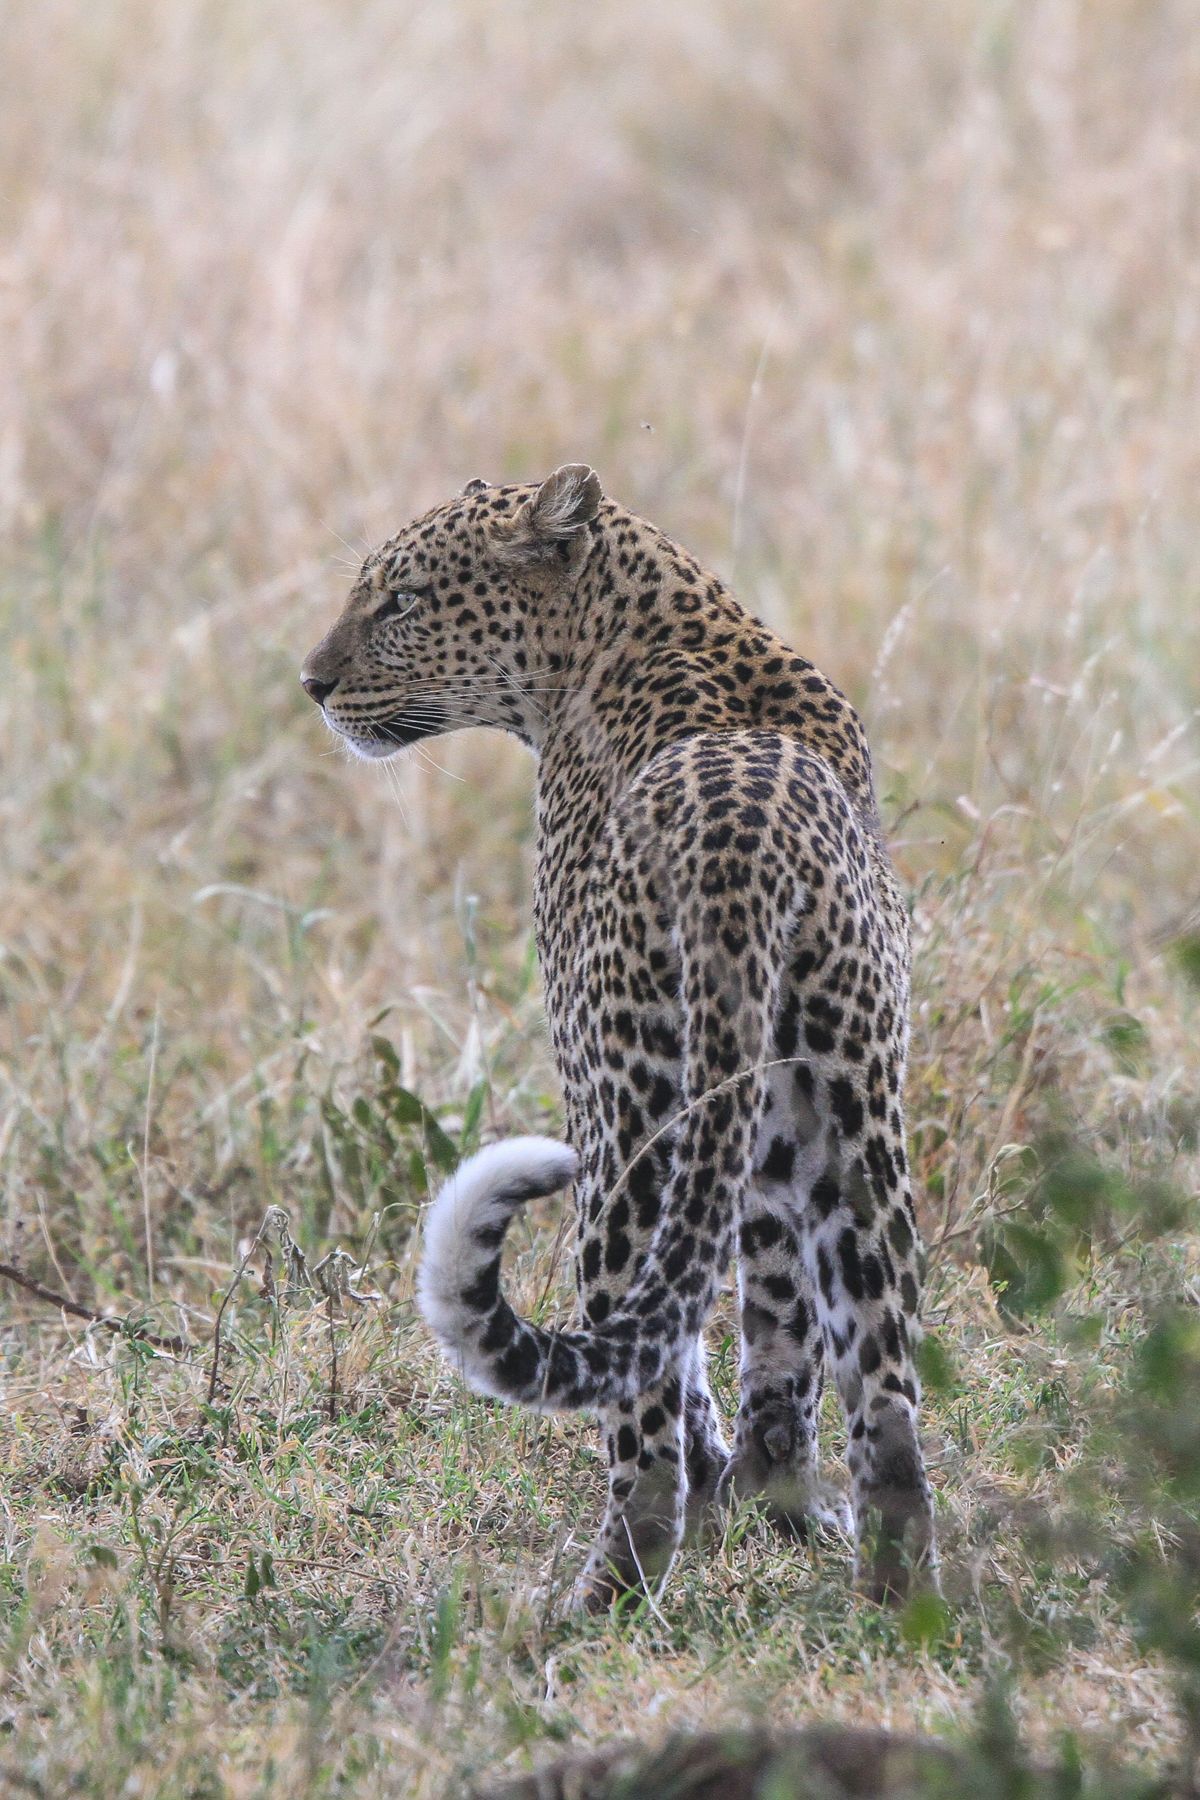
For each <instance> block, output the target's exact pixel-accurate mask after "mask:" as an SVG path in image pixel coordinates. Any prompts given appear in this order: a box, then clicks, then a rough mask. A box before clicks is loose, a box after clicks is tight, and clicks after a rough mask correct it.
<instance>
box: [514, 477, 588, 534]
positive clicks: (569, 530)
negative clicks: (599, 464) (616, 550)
mask: <svg viewBox="0 0 1200 1800" xmlns="http://www.w3.org/2000/svg"><path fill="white" fill-rule="evenodd" d="M603 498H604V490H603V488H602V487H601V486H600V477H599V476H598V475H597V473H596V471H595V469H591V468H589V467H588V465H587V463H564V464H563V466H562V468H561V469H555V471H554V473H553V475H548V476H547V477H546V479H545V481H543V483H542V485H541V487H540V488H539V489H538V491H537V493H536V494H535V495H534V496H533V499H532V500H530V501H529V502H528V503H527V505H526V507H525V509H524V511H525V519H524V523H525V525H526V528H527V529H528V530H529V532H530V533H531V534H532V535H533V536H534V537H535V538H540V539H542V540H543V541H544V542H546V543H550V544H555V543H558V542H560V541H561V540H562V539H563V538H569V537H572V536H573V535H574V534H575V532H577V531H582V529H583V527H584V526H585V525H588V524H590V523H591V521H592V520H593V519H594V518H595V516H596V514H597V513H598V512H599V511H600V502H601V501H602V500H603Z"/></svg>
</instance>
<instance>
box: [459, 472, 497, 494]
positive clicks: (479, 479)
mask: <svg viewBox="0 0 1200 1800" xmlns="http://www.w3.org/2000/svg"><path fill="white" fill-rule="evenodd" d="M491 485H492V484H491V482H490V481H485V480H484V479H483V476H482V475H474V476H472V478H471V480H470V481H468V483H467V485H466V487H465V488H463V489H462V490H461V492H462V493H463V495H464V496H465V495H467V494H482V493H484V492H485V491H486V490H487V489H488V488H490V487H491Z"/></svg>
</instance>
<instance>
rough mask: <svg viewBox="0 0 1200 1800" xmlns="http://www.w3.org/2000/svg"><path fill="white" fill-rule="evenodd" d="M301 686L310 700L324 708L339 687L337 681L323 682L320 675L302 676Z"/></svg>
mask: <svg viewBox="0 0 1200 1800" xmlns="http://www.w3.org/2000/svg"><path fill="white" fill-rule="evenodd" d="M300 686H301V687H302V688H303V689H304V691H305V693H306V694H307V695H308V697H309V699H310V700H315V701H316V703H317V705H318V706H324V704H325V702H326V701H327V700H328V698H329V696H330V694H332V692H333V690H334V688H335V687H336V686H337V682H336V680H334V681H322V680H321V677H320V676H319V675H301V677H300Z"/></svg>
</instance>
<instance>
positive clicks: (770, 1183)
mask: <svg viewBox="0 0 1200 1800" xmlns="http://www.w3.org/2000/svg"><path fill="white" fill-rule="evenodd" d="M300 678H301V681H302V684H303V687H304V689H305V691H306V693H307V694H308V695H309V697H310V698H311V699H312V700H313V701H314V702H315V703H316V704H317V706H318V707H319V708H320V709H321V712H322V713H323V715H324V719H325V722H326V724H327V725H328V726H329V727H330V728H331V730H332V731H333V732H334V734H335V735H336V736H337V737H338V738H339V739H340V740H341V741H342V742H343V743H344V744H345V745H347V746H348V747H349V749H350V750H351V751H352V752H354V753H355V754H357V755H358V756H359V757H361V758H364V759H366V760H381V759H386V758H390V757H393V756H397V755H400V754H402V753H403V752H404V751H405V749H406V747H407V746H411V745H415V744H418V743H420V742H423V741H424V740H426V739H429V738H431V737H435V736H438V735H441V734H445V733H448V732H451V731H457V730H460V729H465V728H469V727H476V726H484V727H490V728H493V729H498V730H500V731H503V732H507V733H510V734H512V735H513V736H515V737H516V738H517V739H518V740H520V742H521V743H523V744H524V745H525V746H526V747H527V748H528V749H529V750H530V751H532V752H533V755H534V757H535V758H536V778H535V818H536V855H535V872H534V884H533V885H534V893H533V923H534V933H535V940H536V946H537V953H538V959H539V963H540V970H541V978H542V984H543V990H544V1000H545V1012H546V1020H547V1025H548V1033H549V1038H550V1044H551V1047H552V1051H553V1057H554V1061H555V1063H556V1065H557V1070H558V1074H559V1077H560V1080H561V1087H562V1099H563V1115H564V1130H563V1134H562V1140H559V1139H557V1138H551V1137H547V1136H540V1135H527V1136H521V1137H513V1138H509V1139H502V1140H500V1141H499V1142H497V1143H494V1144H490V1145H488V1146H486V1147H485V1148H483V1149H481V1150H478V1151H477V1152H476V1153H475V1154H474V1155H473V1156H471V1157H469V1158H468V1159H467V1160H466V1161H464V1162H463V1163H462V1164H460V1166H459V1167H458V1168H457V1169H456V1170H455V1172H454V1173H453V1174H451V1175H450V1176H449V1178H448V1179H446V1180H445V1182H444V1184H443V1185H442V1187H441V1188H440V1191H439V1192H438V1193H437V1195H436V1196H435V1198H434V1199H433V1200H432V1202H431V1203H430V1204H429V1206H428V1209H427V1212H426V1216H425V1219H424V1230H423V1250H422V1255H421V1261H420V1267H419V1270H418V1276H417V1292H416V1298H417V1304H418V1307H419V1310H420V1312H421V1314H422V1316H423V1318H424V1320H425V1322H426V1324H427V1325H428V1327H429V1328H430V1330H431V1332H432V1334H433V1337H434V1338H435V1339H436V1341H437V1343H438V1345H439V1346H440V1347H441V1350H442V1351H443V1352H444V1354H445V1355H446V1356H447V1357H448V1358H449V1360H450V1361H451V1363H452V1364H453V1365H454V1366H455V1367H456V1368H457V1369H458V1370H459V1371H460V1373H461V1375H462V1376H463V1377H464V1378H465V1379H466V1381H467V1382H468V1383H469V1384H470V1386H471V1387H473V1388H474V1389H476V1390H478V1391H479V1392H480V1393H482V1394H485V1395H490V1396H493V1397H495V1398H496V1399H499V1400H501V1401H504V1402H507V1403H510V1404H514V1405H520V1406H524V1407H528V1408H532V1409H534V1410H535V1411H537V1412H542V1413H554V1412H563V1411H590V1412H594V1413H595V1414H596V1415H597V1417H598V1421H599V1426H600V1437H601V1442H602V1445H603V1451H604V1457H605V1460H606V1462H607V1474H608V1482H607V1501H606V1505H605V1510H604V1515H603V1519H602V1522H601V1525H600V1529H599V1531H598V1533H597V1535H596V1537H595V1539H594V1541H593V1542H592V1544H591V1547H590V1549H589V1550H588V1551H587V1553H586V1557H585V1560H584V1562H583V1566H582V1569H581V1571H580V1573H579V1575H578V1578H577V1580H576V1581H575V1584H574V1588H573V1597H574V1600H575V1603H576V1604H577V1605H578V1606H579V1607H581V1608H583V1609H586V1610H598V1609H604V1608H607V1607H611V1606H613V1605H615V1604H620V1603H622V1602H624V1601H626V1600H627V1599H628V1598H629V1597H630V1596H634V1597H637V1598H638V1600H639V1601H644V1600H645V1599H646V1598H647V1597H649V1599H650V1600H651V1601H653V1600H654V1597H655V1596H656V1595H658V1594H661V1592H662V1591H663V1587H664V1584H665V1582H666V1580H667V1576H668V1574H669V1572H670V1570H671V1568H672V1565H673V1564H674V1562H675V1560H676V1557H677V1555H678V1553H679V1551H680V1547H681V1545H682V1544H683V1543H684V1541H685V1539H688V1538H692V1537H697V1538H700V1539H703V1538H704V1536H705V1531H706V1527H708V1526H711V1524H712V1521H713V1520H714V1519H715V1520H716V1521H717V1522H718V1528H719V1522H720V1519H721V1517H722V1510H723V1509H724V1508H727V1507H729V1506H730V1505H732V1504H733V1503H734V1502H740V1501H742V1500H753V1501H755V1502H757V1504H758V1507H759V1508H760V1509H761V1512H762V1513H763V1514H765V1516H766V1518H767V1520H768V1521H769V1522H770V1523H771V1524H772V1525H774V1526H775V1527H776V1528H777V1529H778V1530H779V1531H781V1532H782V1533H784V1534H785V1536H787V1537H788V1538H791V1539H794V1540H798V1541H801V1542H807V1543H808V1544H809V1545H810V1546H811V1545H813V1544H815V1543H817V1541H818V1540H821V1539H824V1538H825V1537H826V1536H827V1535H828V1534H830V1533H832V1534H835V1535H836V1534H845V1535H847V1536H850V1537H852V1541H853V1571H854V1579H855V1581H856V1583H857V1585H858V1588H859V1591H860V1592H861V1593H862V1594H864V1595H865V1596H866V1597H867V1598H868V1599H870V1600H874V1601H876V1602H880V1603H884V1602H893V1603H900V1602H902V1601H903V1600H904V1599H905V1597H906V1596H907V1595H909V1594H910V1593H912V1592H913V1591H914V1590H915V1588H916V1587H917V1586H923V1585H934V1586H936V1583H937V1580H938V1575H937V1545H936V1534H935V1529H934V1509H933V1496H932V1491H931V1487H930V1483H929V1479H928V1475H927V1472H926V1466H925V1460H924V1457H923V1453H922V1446H921V1440H920V1434H919V1416H918V1415H919V1407H920V1382H919V1375H918V1349H919V1344H920V1331H921V1325H920V1300H921V1287H922V1280H923V1273H924V1268H923V1256H924V1253H923V1250H922V1246H921V1241H920V1236H919V1232H918V1222H917V1216H916V1211H915V1205H914V1199H913V1184H912V1178H911V1173H910V1168H909V1161H908V1156H907V1151H906V1137H905V1123H904V1084H905V1068H906V1059H907V1053H908V1040H909V1029H910V1023H909V1014H910V978H911V977H910V968H911V948H910V945H911V928H910V919H909V912H908V908H907V906H906V903H905V900H904V897H903V893H902V890H901V888H900V886H899V883H898V879H897V876H896V874H895V872H894V869H893V866H892V863H891V861H890V858H889V853H888V850H887V848H886V845H885V841H884V835H883V831H882V828H881V824H880V815H879V808H878V804H877V799H876V793H875V785H874V776H873V771H872V760H871V754H870V750H869V747H868V743H867V739H866V734H865V730H864V727H863V724H862V721H861V720H860V718H859V715H858V714H857V712H856V711H855V710H854V708H853V706H852V705H851V704H850V702H849V700H848V699H847V698H846V697H845V695H844V694H843V693H842V692H841V691H840V690H839V689H838V688H837V687H836V686H835V685H834V684H833V683H832V682H831V681H830V680H828V679H827V678H826V677H825V676H824V675H823V674H821V673H820V671H819V670H818V669H817V668H816V667H815V666H814V665H813V664H812V663H811V662H810V661H808V660H807V659H806V658H805V657H803V656H801V655H799V654H798V653H796V652H795V651H793V650H792V649H791V648H790V647H789V646H788V644H787V643H786V642H785V641H784V640H783V639H782V638H781V637H779V636H778V635H777V634H776V633H775V632H774V631H773V630H771V629H770V628H769V627H768V626H767V625H766V624H764V623H762V622H761V621H760V620H759V619H758V618H756V617H754V616H753V615H752V614H751V613H750V612H749V611H748V610H746V609H745V608H744V607H743V606H742V604H741V602H740V601H739V600H738V599H736V598H735V596H734V594H733V593H732V591H731V590H730V588H729V587H728V586H727V585H726V583H724V582H723V581H722V580H720V579H719V578H718V577H717V576H716V575H714V574H711V573H709V572H708V571H707V570H706V569H705V568H704V567H702V565H701V564H700V563H699V562H698V561H697V560H696V559H695V558H694V557H693V556H692V555H691V554H690V553H689V552H688V551H687V550H685V549H683V548H682V547H681V546H680V545H679V544H678V543H676V542H674V541H673V540H672V539H671V538H670V537H669V536H667V535H666V533H664V532H663V531H661V530H659V529H658V528H657V527H656V526H654V525H652V524H650V523H648V522H647V521H646V520H645V519H642V518H640V517H638V516H637V515H636V514H634V513H633V512H631V511H630V510H628V509H627V508H626V507H624V506H623V505H621V504H619V503H618V502H617V501H616V500H615V499H613V498H612V497H610V496H609V495H607V494H606V493H605V491H604V489H603V488H602V486H601V483H600V480H599V478H598V476H597V475H596V473H595V471H594V470H593V469H592V468H591V467H590V466H588V465H586V464H582V463H570V464H566V465H564V466H563V467H561V468H559V469H557V470H555V471H554V473H552V474H551V475H550V476H548V477H547V478H546V479H545V480H543V481H541V482H538V483H493V482H489V481H486V480H483V479H481V478H477V479H475V480H472V481H470V482H469V483H468V484H467V485H466V486H465V487H464V488H463V489H462V490H461V492H460V493H458V494H457V495H456V496H455V497H454V498H453V499H451V500H449V501H447V502H444V503H442V504H440V505H437V506H434V507H433V508H432V510H430V511H427V512H426V513H424V514H423V515H422V516H420V517H419V518H417V519H416V520H415V521H414V522H413V523H412V524H411V525H408V526H407V527H405V528H404V529H403V530H401V531H400V532H399V533H398V534H397V535H396V536H394V537H392V538H391V539H389V540H388V541H387V542H386V543H384V544H383V545H382V546H381V547H380V548H379V549H376V550H374V551H372V552H371V553H370V554H369V555H368V556H367V557H366V559H365V561H364V562H363V564H362V566H361V570H360V572H359V574H358V576H357V578H356V579H355V581H354V582H353V585H352V588H351V591H350V593H349V596H348V598H347V600H346V602H345V605H344V608H343V610H342V612H341V614H340V616H339V617H338V618H337V620H336V621H335V623H334V624H333V626H332V628H331V629H330V630H329V631H328V633H327V634H326V635H325V637H323V638H322V640H321V642H320V643H319V644H318V645H317V647H316V648H315V649H314V650H313V651H312V652H311V654H310V655H309V656H308V657H307V659H306V660H305V662H304V664H303V666H302V669H301V677H300ZM568 1188H570V1189H572V1190H573V1199H574V1213H575V1226H576V1230H575V1239H574V1272H575V1283H576V1289H577V1308H578V1311H577V1319H576V1322H575V1323H573V1324H563V1325H551V1324H541V1323H538V1322H537V1321H536V1320H534V1319H531V1318H528V1317H523V1316H521V1315H520V1314H519V1313H518V1312H517V1311H516V1310H515V1309H514V1307H513V1305H512V1304H511V1302H510V1300H509V1298H508V1296H507V1293H506V1290H505V1286H504V1283H503V1279H502V1271H501V1258H502V1249H503V1244H504V1239H505V1235H506V1232H507V1230H508V1228H509V1225H510V1223H511V1221H512V1219H513V1217H514V1215H515V1214H516V1213H517V1211H518V1210H519V1209H520V1208H521V1207H522V1206H524V1205H525V1204H526V1203H528V1202H530V1201H532V1200H535V1199H540V1198H545V1197H548V1196H552V1195H555V1194H558V1193H560V1192H562V1191H564V1190H566V1189H568ZM733 1265H736V1290H737V1304H738V1311H739V1322H740V1355H739V1363H738V1370H737V1386H738V1401H737V1409H736V1417H735V1418H734V1420H733V1424H732V1443H730V1442H728V1441H727V1437H726V1424H725V1421H724V1419H723V1417H722V1414H721V1410H720V1409H719V1408H718V1405H717V1403H716V1401H715V1399H714V1395H713V1391H712V1385H711V1383H710V1378H709V1368H708V1361H707V1352H706V1345H705V1326H706V1323H707V1322H708V1320H709V1317H710V1314H711V1313H712V1312H713V1309H714V1306H715V1305H716V1303H717V1301H718V1298H719V1296H720V1295H721V1293H722V1291H723V1290H724V1289H725V1287H726V1284H727V1282H728V1277H729V1272H730V1268H731V1266H733ZM827 1371H829V1372H831V1373H832V1378H833V1381H834V1384H835V1386H836V1393H837V1397H838V1400H839V1401H840V1408H841V1412H842V1414H843V1415H844V1422H845V1429H846V1466H847V1469H848V1475H849V1484H848V1485H849V1495H848V1496H847V1495H846V1494H845V1493H844V1492H843V1491H842V1489H841V1488H839V1486H838V1485H837V1484H836V1483H835V1482H832V1481H830V1480H828V1479H827V1478H826V1476H825V1475H824V1474H823V1473H822V1470H821V1466H820V1463H819V1456H818V1415H819V1412H820V1409H821V1403H822V1394H823V1389H824V1383H825V1376H826V1372H827Z"/></svg>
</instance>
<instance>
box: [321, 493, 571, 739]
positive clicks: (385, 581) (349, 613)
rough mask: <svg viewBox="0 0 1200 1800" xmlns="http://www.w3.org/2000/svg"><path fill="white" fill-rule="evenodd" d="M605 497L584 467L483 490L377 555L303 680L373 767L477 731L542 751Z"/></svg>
mask: <svg viewBox="0 0 1200 1800" xmlns="http://www.w3.org/2000/svg"><path fill="white" fill-rule="evenodd" d="M602 498H603V495H602V493H601V488H600V483H599V481H598V480H597V478H596V476H595V474H594V473H593V471H592V470H591V469H589V468H587V467H586V466H585V465H583V464H580V463H569V464H567V465H566V466H565V467H564V468H561V469H558V470H556V471H555V473H554V474H553V475H551V476H550V477H549V478H548V479H547V480H546V481H544V482H542V484H541V485H540V487H539V486H536V485H532V486H525V487H495V486H492V485H491V484H490V483H488V482H486V481H471V482H468V484H467V486H466V487H465V488H464V489H463V491H462V493H461V494H459V495H457V496H456V498H455V499H453V500H450V501H448V502H447V503H446V504H445V505H443V506H438V507H435V508H434V509H433V511H432V512H428V513H426V514H425V515H424V517H423V518H420V519H417V520H416V521H415V522H414V523H413V524H412V525H409V526H407V527H406V528H405V530H403V531H401V532H400V533H399V534H398V535H397V536H396V537H394V538H392V539H391V540H390V541H389V542H388V543H386V544H385V545H383V547H382V549H379V550H376V551H373V552H372V554H371V555H370V556H368V557H367V559H366V561H365V562H364V564H363V566H362V569H361V571H360V572H359V575H358V578H357V580H356V581H355V583H354V586H353V588H352V589H351V592H350V596H349V598H348V600H347V601H346V605H345V607H344V609H343V611H342V615H341V617H340V618H339V619H338V621H337V623H336V624H335V625H334V626H333V628H332V629H331V630H330V631H329V632H327V633H326V635H325V636H324V637H323V638H322V639H321V642H320V643H319V644H318V645H317V647H316V649H315V650H313V651H312V652H311V654H310V655H309V656H308V657H307V658H306V659H305V662H304V667H303V669H302V670H301V673H300V680H301V682H302V683H303V685H304V689H305V691H306V693H308V695H309V696H310V697H311V698H312V699H313V700H314V701H315V702H316V703H317V705H318V706H319V707H320V708H321V710H322V712H323V714H324V716H325V720H326V722H327V723H328V724H329V725H330V726H331V727H332V729H333V730H334V731H335V732H337V733H338V734H339V736H341V737H342V738H343V739H344V740H345V742H346V743H347V744H348V745H349V746H350V748H351V749H352V750H353V751H354V752H355V753H356V754H357V755H359V756H362V757H366V758H381V757H387V756H394V755H395V754H396V752H397V751H398V750H401V749H402V748H403V747H404V746H405V745H406V744H411V743H415V742H416V740H417V739H418V738H425V737H431V736H434V735H436V734H438V733H440V732H445V731H454V730H456V729H458V728H459V727H460V726H465V725H495V726H499V727H500V728H502V729H505V730H509V731H515V732H516V733H517V735H518V736H520V737H524V738H526V739H527V740H529V741H536V739H537V736H538V724H537V721H538V717H539V715H540V713H541V712H542V710H543V709H542V706H541V695H542V691H543V690H544V689H545V688H546V686H547V685H548V683H549V681H550V680H551V679H552V678H553V674H554V673H555V671H556V670H557V669H559V668H561V665H562V658H563V654H564V649H565V645H564V642H563V634H564V631H565V628H566V627H565V621H566V619H567V616H568V612H569V604H568V603H569V599H570V594H571V592H572V591H573V589H574V586H575V584H576V582H577V581H578V577H579V572H580V569H581V568H582V565H583V562H584V560H585V558H586V556H587V551H588V547H589V543H590V533H589V531H588V530H587V527H588V525H589V524H590V523H591V521H592V520H593V519H594V518H595V517H596V514H597V512H598V510H599V507H600V503H601V500H602Z"/></svg>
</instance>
